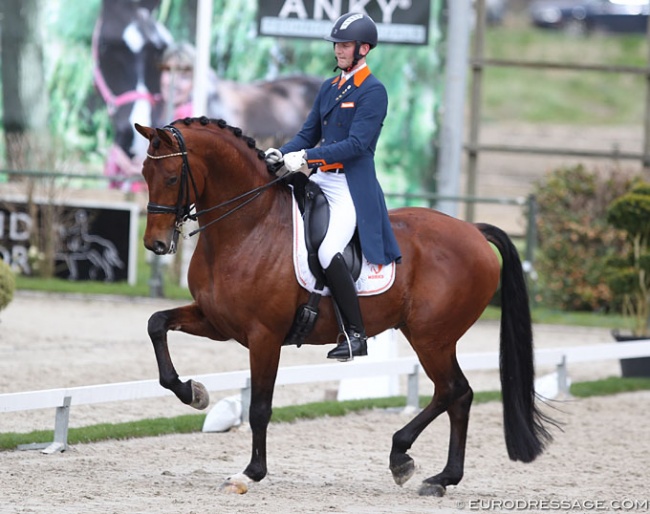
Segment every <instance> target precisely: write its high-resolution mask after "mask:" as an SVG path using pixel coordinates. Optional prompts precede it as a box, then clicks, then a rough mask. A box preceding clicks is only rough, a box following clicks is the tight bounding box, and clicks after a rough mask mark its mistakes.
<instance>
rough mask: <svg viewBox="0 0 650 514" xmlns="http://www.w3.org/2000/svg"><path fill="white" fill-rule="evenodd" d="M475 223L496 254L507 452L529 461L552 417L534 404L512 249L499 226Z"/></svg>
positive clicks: (523, 296)
mask: <svg viewBox="0 0 650 514" xmlns="http://www.w3.org/2000/svg"><path fill="white" fill-rule="evenodd" d="M476 226H477V227H478V229H479V230H480V231H481V233H482V234H483V235H484V236H485V238H486V239H487V240H488V241H489V242H491V243H492V244H494V245H495V246H496V247H497V249H498V250H499V253H500V254H501V259H502V268H501V342H500V348H499V354H500V355H499V368H500V374H501V395H502V400H503V422H504V431H505V439H506V447H507V449H508V456H509V457H510V459H512V460H520V461H522V462H531V461H533V460H535V458H536V457H537V456H538V455H539V454H541V453H542V452H543V451H544V448H545V446H546V444H547V443H548V442H550V441H551V440H552V436H551V434H550V433H549V432H548V430H547V429H546V427H545V424H546V423H551V424H555V422H554V421H553V420H552V419H551V418H549V417H548V416H546V415H545V414H543V413H542V412H540V410H539V408H538V406H537V405H536V403H535V365H534V352H533V329H532V321H531V316H530V306H529V300H528V292H527V288H526V281H525V278H524V272H523V268H522V265H521V260H520V259H519V254H518V253H517V249H516V248H515V245H514V244H513V243H512V241H511V240H510V238H509V237H508V235H507V234H506V233H505V232H504V231H503V230H501V229H500V228H497V227H494V226H492V225H488V224H483V223H479V224H477V225H476Z"/></svg>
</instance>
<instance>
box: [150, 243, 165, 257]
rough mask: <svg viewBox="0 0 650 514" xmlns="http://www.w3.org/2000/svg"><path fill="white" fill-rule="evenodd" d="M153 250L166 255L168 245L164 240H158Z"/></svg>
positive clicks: (157, 253)
mask: <svg viewBox="0 0 650 514" xmlns="http://www.w3.org/2000/svg"><path fill="white" fill-rule="evenodd" d="M153 251H154V253H155V254H156V255H164V254H165V253H166V252H167V245H166V244H165V243H164V242H162V241H156V242H155V243H154V245H153Z"/></svg>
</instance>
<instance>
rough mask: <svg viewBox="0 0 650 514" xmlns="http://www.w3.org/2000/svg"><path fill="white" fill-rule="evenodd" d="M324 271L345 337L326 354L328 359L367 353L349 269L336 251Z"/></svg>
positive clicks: (360, 355)
mask: <svg viewBox="0 0 650 514" xmlns="http://www.w3.org/2000/svg"><path fill="white" fill-rule="evenodd" d="M324 271H325V278H326V279H327V285H328V286H329V288H330V291H331V292H332V297H333V298H334V301H335V302H336V304H337V305H338V307H339V310H340V311H341V314H342V315H343V321H344V325H345V332H346V334H347V339H348V340H349V344H348V340H345V341H341V342H340V343H339V344H338V346H337V347H336V348H334V349H333V350H332V351H331V352H329V353H328V354H327V358H328V359H339V360H351V359H352V358H353V357H363V356H364V355H368V347H367V344H366V340H367V338H366V331H365V330H364V328H363V319H362V318H361V309H360V308H359V298H358V297H357V290H356V288H355V286H354V281H353V279H352V275H351V273H350V270H349V269H348V267H347V266H346V265H345V261H344V260H343V256H342V255H341V254H340V253H337V254H336V255H335V256H334V258H333V259H332V262H331V263H330V265H329V266H328V267H327V269H325V270H324Z"/></svg>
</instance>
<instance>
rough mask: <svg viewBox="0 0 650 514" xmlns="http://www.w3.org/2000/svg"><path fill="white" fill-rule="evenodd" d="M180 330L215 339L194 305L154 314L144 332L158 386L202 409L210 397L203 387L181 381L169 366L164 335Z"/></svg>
mask: <svg viewBox="0 0 650 514" xmlns="http://www.w3.org/2000/svg"><path fill="white" fill-rule="evenodd" d="M169 330H180V331H182V332H186V333H188V334H193V335H197V336H204V337H210V338H212V339H219V338H218V337H216V335H215V334H214V333H213V332H214V330H213V329H212V327H211V326H210V325H209V324H208V323H207V322H206V320H205V317H204V316H203V313H202V312H201V310H200V309H199V308H198V307H197V306H196V305H194V304H192V305H187V306H185V307H179V308H176V309H170V310H166V311H158V312H155V313H154V314H153V315H152V316H151V317H150V318H149V324H148V326H147V331H148V333H149V337H150V338H151V342H152V343H153V349H154V353H155V354H156V362H157V363H158V373H159V377H160V385H161V386H163V387H164V388H165V389H169V390H170V391H172V392H173V393H174V394H175V395H176V396H177V397H178V399H179V400H180V401H182V402H183V403H185V404H187V405H189V406H191V407H194V408H196V409H205V408H206V407H207V406H208V405H209V403H210V397H209V395H208V392H207V390H206V389H205V387H204V386H203V384H201V383H199V382H195V381H193V380H188V381H187V382H182V381H181V380H180V379H179V377H178V373H177V372H176V369H175V368H174V364H173V363H172V359H171V355H170V354H169V347H168V345H167V332H168V331H169Z"/></svg>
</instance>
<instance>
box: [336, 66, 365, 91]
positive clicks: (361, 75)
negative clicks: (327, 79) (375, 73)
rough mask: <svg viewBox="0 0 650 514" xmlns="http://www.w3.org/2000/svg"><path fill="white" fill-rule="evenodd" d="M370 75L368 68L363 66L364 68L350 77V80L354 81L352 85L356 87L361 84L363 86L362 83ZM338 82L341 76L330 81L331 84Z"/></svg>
mask: <svg viewBox="0 0 650 514" xmlns="http://www.w3.org/2000/svg"><path fill="white" fill-rule="evenodd" d="M370 75H371V72H370V67H368V66H365V67H364V68H361V69H360V70H359V71H357V72H356V73H355V74H354V75H352V79H353V80H354V85H355V86H356V87H359V86H360V85H361V84H363V81H364V80H366V79H367V78H368V77H369V76H370ZM340 80H341V74H338V75H337V76H336V77H334V79H333V80H332V84H338V83H339V81H340Z"/></svg>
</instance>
